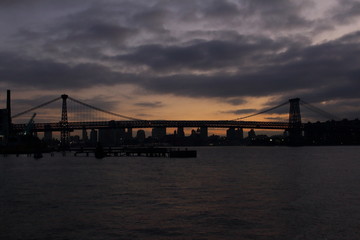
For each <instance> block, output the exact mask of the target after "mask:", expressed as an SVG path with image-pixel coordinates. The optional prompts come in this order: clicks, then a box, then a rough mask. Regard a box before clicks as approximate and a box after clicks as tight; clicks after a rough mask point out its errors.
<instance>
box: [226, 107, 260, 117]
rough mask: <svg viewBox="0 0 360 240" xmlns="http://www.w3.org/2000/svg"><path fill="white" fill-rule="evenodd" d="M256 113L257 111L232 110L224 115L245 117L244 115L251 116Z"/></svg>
mask: <svg viewBox="0 0 360 240" xmlns="http://www.w3.org/2000/svg"><path fill="white" fill-rule="evenodd" d="M256 112H258V110H256V109H253V108H251V109H238V110H234V111H227V112H226V113H232V114H236V115H246V114H252V113H256Z"/></svg>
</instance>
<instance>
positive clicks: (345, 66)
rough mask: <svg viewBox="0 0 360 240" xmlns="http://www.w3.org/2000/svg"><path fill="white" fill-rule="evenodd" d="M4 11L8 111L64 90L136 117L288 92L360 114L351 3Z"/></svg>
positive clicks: (355, 16)
mask: <svg viewBox="0 0 360 240" xmlns="http://www.w3.org/2000/svg"><path fill="white" fill-rule="evenodd" d="M0 6H1V8H0V20H1V21H0V22H1V23H0V24H1V27H0V31H1V37H0V43H1V47H0V62H1V68H0V86H1V87H2V88H3V89H12V90H13V98H12V99H13V112H14V113H15V112H16V111H21V110H26V109H28V108H29V107H32V106H35V105H37V104H40V103H42V102H44V100H50V99H52V98H54V97H57V96H59V95H60V94H63V93H66V94H69V95H72V96H74V97H76V98H79V99H83V100H85V101H86V102H89V103H91V104H92V105H95V106H99V107H101V108H105V109H108V110H110V111H113V112H117V113H120V114H124V115H128V116H132V117H136V118H140V119H228V120H230V119H235V118H238V117H241V116H244V115H248V114H252V113H255V112H258V111H261V110H262V109H266V108H268V107H271V106H274V105H277V104H279V103H281V102H284V101H286V100H287V99H289V98H293V97H301V98H302V99H304V100H305V101H307V102H312V103H314V104H317V106H319V107H322V108H323V109H325V110H328V111H329V112H331V113H333V114H335V115H337V116H339V117H340V118H349V119H353V118H356V117H359V114H358V113H359V107H358V106H359V103H360V98H359V97H358V90H359V81H358V79H359V76H360V74H359V67H358V66H359V60H360V59H359V54H358V53H359V50H360V47H359V41H360V32H359V31H358V29H360V28H359V27H360V24H359V20H360V11H358V9H359V8H360V3H359V1H355V0H353V1H346V2H345V3H344V2H341V1H336V0H332V1H316V2H315V1H310V0H304V1H285V0H278V1H271V3H269V2H268V1H261V0H252V1H249V0H238V1H232V0H228V1H200V0H199V1H181V2H180V1H160V0H151V1H140V0H138V1H110V0H109V1H101V2H100V3H99V2H98V1H83V0H74V1H61V2H60V1H44V0H30V1H27V3H26V4H24V2H23V1H2V2H1V3H0ZM0 99H1V100H3V99H4V95H3V94H1V95H0ZM287 114H288V109H286V108H284V109H283V110H281V111H280V112H278V114H273V115H268V116H265V118H262V119H256V118H255V120H268V119H278V118H285V119H286V117H287Z"/></svg>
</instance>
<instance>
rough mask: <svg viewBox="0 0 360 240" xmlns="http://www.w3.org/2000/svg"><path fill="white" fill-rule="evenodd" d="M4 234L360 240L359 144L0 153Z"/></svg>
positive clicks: (31, 236) (25, 236) (1, 233)
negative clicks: (174, 152) (35, 155)
mask: <svg viewBox="0 0 360 240" xmlns="http://www.w3.org/2000/svg"><path fill="white" fill-rule="evenodd" d="M0 181H1V182H0V183H1V184H0V204H1V210H0V214H1V215H0V218H1V219H0V220H1V225H0V239H286V240H287V239H354V240H355V239H360V185H359V182H360V147H303V148H287V147H283V148H280V147H268V148H267V147H205V148H199V149H198V158H196V159H166V158H105V159H103V160H97V159H95V158H86V157H84V158H80V157H76V158H75V157H62V156H56V155H55V157H50V156H45V157H44V158H42V159H41V160H34V159H32V158H27V157H26V156H20V157H7V158H3V157H1V160H0Z"/></svg>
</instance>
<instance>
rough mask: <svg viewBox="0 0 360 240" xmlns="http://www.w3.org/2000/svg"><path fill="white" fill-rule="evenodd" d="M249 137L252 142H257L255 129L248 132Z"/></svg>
mask: <svg viewBox="0 0 360 240" xmlns="http://www.w3.org/2000/svg"><path fill="white" fill-rule="evenodd" d="M248 137H249V139H251V140H255V138H256V133H255V131H254V129H251V130H250V131H249V132H248Z"/></svg>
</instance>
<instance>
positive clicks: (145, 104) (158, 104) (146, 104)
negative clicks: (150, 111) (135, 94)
mask: <svg viewBox="0 0 360 240" xmlns="http://www.w3.org/2000/svg"><path fill="white" fill-rule="evenodd" d="M134 105H135V106H138V107H146V108H158V107H163V106H164V104H163V103H162V102H138V103H135V104H134Z"/></svg>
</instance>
